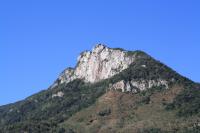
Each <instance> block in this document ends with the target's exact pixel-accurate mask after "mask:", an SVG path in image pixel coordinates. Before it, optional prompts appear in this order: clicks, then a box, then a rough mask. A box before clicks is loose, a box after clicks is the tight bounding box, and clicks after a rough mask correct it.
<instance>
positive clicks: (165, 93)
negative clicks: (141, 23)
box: [0, 44, 200, 133]
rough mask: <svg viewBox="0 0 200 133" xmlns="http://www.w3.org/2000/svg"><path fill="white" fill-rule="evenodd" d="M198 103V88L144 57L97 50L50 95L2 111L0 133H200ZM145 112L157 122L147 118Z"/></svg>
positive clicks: (64, 75)
mask: <svg viewBox="0 0 200 133" xmlns="http://www.w3.org/2000/svg"><path fill="white" fill-rule="evenodd" d="M109 96H112V97H109ZM113 96H114V97H113ZM115 97H116V98H115ZM123 97H124V98H123ZM126 97H129V98H128V99H127V98H126ZM199 97H200V87H199V84H197V83H195V82H193V81H191V80H189V79H187V78H186V77H183V76H181V75H180V74H178V73H176V72H175V71H174V70H172V69H171V68H169V67H168V66H166V65H164V64H163V63H161V62H159V61H157V60H155V59H154V58H152V57H151V56H150V55H148V54H146V53H145V52H143V51H126V50H123V49H119V48H116V49H115V48H108V47H106V46H105V45H102V44H98V45H96V46H95V47H94V48H93V50H92V51H86V52H83V53H82V54H81V55H80V56H79V58H78V63H77V66H76V67H75V68H68V69H67V70H65V71H64V72H63V73H61V75H60V76H59V78H58V79H57V80H56V81H55V82H54V84H53V85H52V86H50V87H49V89H47V90H44V91H41V92H39V93H37V94H34V95H32V96H30V97H28V98H26V99H25V100H22V101H20V102H16V103H13V104H9V105H5V106H0V132H3V133H4V132H5V133H7V132H8V133H10V132H11V133H12V132H13V133H15V132H28V133H29V132H30V133H38V132H44V133H45V132H59V133H62V132H63V133H64V132H82V131H84V132H136V133H137V132H138V133H140V132H143V131H144V132H150V131H151V130H152V132H153V131H154V132H175V131H176V130H177V131H179V132H182V131H187V132H190V131H193V130H197V131H199V130H198V128H199V126H198V124H199V121H200V117H199V116H200V114H199V112H200V102H199V101H200V99H199ZM108 99H110V100H108ZM115 100H117V101H115ZM102 101H107V102H106V103H105V102H102ZM88 110H90V112H88ZM148 110H150V111H152V113H153V116H155V118H154V117H151V116H148V115H145V114H149V111H148ZM158 112H160V113H159V114H158ZM83 114H84V115H83ZM90 114H91V115H90ZM120 115H121V116H123V117H120ZM143 115H145V116H146V117H145V119H147V120H148V121H146V120H145V119H144V118H143ZM149 115H150V114H149ZM156 115H157V116H158V117H156ZM165 115H169V116H170V119H169V118H164V117H165ZM186 117H187V119H185V118H186ZM80 119H83V120H80ZM162 119H165V120H164V121H162ZM182 119H184V120H185V122H183V123H184V124H183V125H182V124H180V122H181V121H182ZM111 121H113V122H111ZM130 121H131V122H130ZM173 121H177V122H176V125H174V126H171V125H168V126H166V127H164V126H163V125H165V124H166V122H167V124H169V123H170V124H171V123H173ZM72 122H73V123H74V124H72ZM140 122H142V125H140ZM145 123H146V124H145ZM152 123H156V124H152ZM159 123H160V124H159ZM133 124H135V125H137V126H133ZM78 125H79V126H80V127H77V126H78ZM106 125H109V126H106ZM145 125H146V126H145ZM184 125H185V126H184ZM194 125H195V126H194ZM132 126H133V127H132ZM131 127H132V128H131ZM111 129H112V130H111ZM130 129H131V130H132V131H129V130H130Z"/></svg>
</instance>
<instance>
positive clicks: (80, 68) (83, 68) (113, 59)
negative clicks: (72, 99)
mask: <svg viewBox="0 0 200 133" xmlns="http://www.w3.org/2000/svg"><path fill="white" fill-rule="evenodd" d="M134 60H135V55H134V54H133V55H129V56H127V51H125V50H119V49H111V48H108V47H106V46H105V45H102V44H99V45H96V46H95V47H94V48H93V49H92V51H86V52H83V53H82V54H81V55H80V56H79V57H78V64H77V66H76V68H75V69H72V68H70V69H66V70H65V71H64V72H63V73H62V74H61V75H60V76H59V80H60V83H64V82H65V83H68V82H70V81H72V80H74V79H84V81H85V82H91V83H94V82H97V81H100V80H102V79H107V78H110V77H112V76H114V75H115V74H117V73H119V72H121V71H122V70H124V69H126V68H128V66H129V65H130V64H131V63H132V62H134ZM54 86H55V85H54Z"/></svg>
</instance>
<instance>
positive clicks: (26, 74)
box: [0, 0, 200, 105]
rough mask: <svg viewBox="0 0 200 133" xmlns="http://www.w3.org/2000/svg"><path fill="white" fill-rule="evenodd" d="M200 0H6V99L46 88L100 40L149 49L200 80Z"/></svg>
mask: <svg viewBox="0 0 200 133" xmlns="http://www.w3.org/2000/svg"><path fill="white" fill-rule="evenodd" d="M199 7H200V1H198V0H196V1H195V0H190V1H189V0H165V1H164V0H137V1H136V0H123V1H120V0H118V1H117V0H95V1H94V0H91V1H89V0H84V1H81V0H79V1H77V0H73V1H72V0H54V1H52V0H1V1H0V105H3V104H7V103H12V102H15V101H18V100H22V99H24V98H25V97H27V96H30V95H31V94H34V93H36V92H38V91H40V90H43V89H46V88H48V86H49V85H51V84H52V82H53V81H54V80H55V79H56V78H57V76H58V75H59V73H60V72H61V71H62V70H63V69H64V68H66V67H68V66H72V67H73V66H74V65H75V63H76V59H77V56H78V55H79V53H80V52H81V51H83V50H90V49H91V48H92V47H93V45H95V44H97V43H104V44H107V45H108V46H109V47H122V48H125V49H128V50H136V49H139V50H144V51H146V52H147V53H149V54H150V55H152V56H153V57H155V58H156V59H158V60H160V61H162V62H163V63H165V64H167V65H168V66H170V67H172V68H173V69H175V70H176V71H177V72H179V73H180V74H182V75H184V76H187V77H189V78H190V79H192V80H194V81H196V82H200V71H199V68H200V61H199V60H200V37H199V35H200V15H199V14H200V8H199Z"/></svg>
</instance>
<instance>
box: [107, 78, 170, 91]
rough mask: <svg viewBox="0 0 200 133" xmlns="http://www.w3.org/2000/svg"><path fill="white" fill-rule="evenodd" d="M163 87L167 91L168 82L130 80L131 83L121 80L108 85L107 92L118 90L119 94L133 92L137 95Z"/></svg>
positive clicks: (159, 80)
mask: <svg viewBox="0 0 200 133" xmlns="http://www.w3.org/2000/svg"><path fill="white" fill-rule="evenodd" d="M160 86H163V87H165V89H168V88H169V86H168V82H167V81H166V80H161V79H158V80H137V81H136V80H132V81H128V82H126V81H124V80H121V81H119V82H117V83H115V84H110V86H109V90H120V91H121V92H133V93H137V92H139V91H144V90H146V89H150V88H152V87H160Z"/></svg>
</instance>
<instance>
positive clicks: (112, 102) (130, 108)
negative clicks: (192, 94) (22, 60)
mask: <svg viewBox="0 0 200 133" xmlns="http://www.w3.org/2000/svg"><path fill="white" fill-rule="evenodd" d="M181 90H182V87H181V86H178V85H176V86H173V87H172V88H171V89H168V90H164V91H162V92H155V93H153V94H152V95H151V96H150V103H149V104H138V103H140V101H141V100H142V97H141V96H139V95H138V94H129V93H121V92H118V91H109V92H107V93H106V94H104V95H103V96H101V97H100V98H99V99H98V101H97V102H96V103H95V104H94V105H93V106H90V107H89V108H87V109H84V110H82V111H80V112H78V113H76V114H75V115H74V116H72V117H71V118H70V119H68V120H67V121H65V122H64V123H62V125H61V126H63V127H65V128H66V127H67V128H73V129H75V131H76V132H78V133H82V132H95V133H108V132H109V133H112V132H113V133H115V132H120V133H129V132H130V133H134V132H136V133H137V132H139V130H141V129H144V128H160V129H162V130H164V131H172V130H173V131H176V129H179V128H182V127H187V126H188V124H190V123H192V121H194V119H195V118H191V119H187V120H185V119H183V118H178V117H176V116H175V113H176V112H173V111H166V110H165V106H164V104H165V103H169V102H171V101H172V100H173V98H174V97H175V96H176V95H177V94H178V93H179V92H180V91H181ZM107 108H109V109H110V110H111V114H109V115H107V116H99V115H98V112H100V111H102V110H103V109H107Z"/></svg>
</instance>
